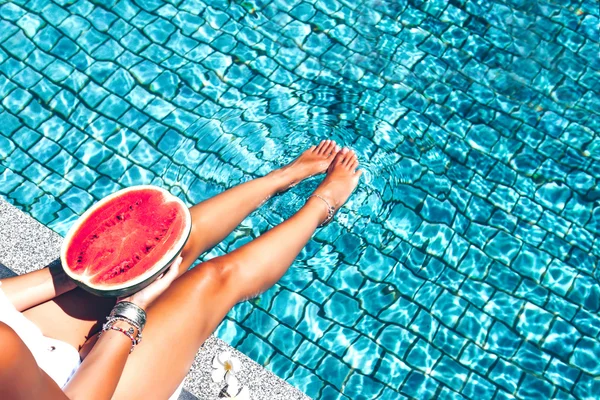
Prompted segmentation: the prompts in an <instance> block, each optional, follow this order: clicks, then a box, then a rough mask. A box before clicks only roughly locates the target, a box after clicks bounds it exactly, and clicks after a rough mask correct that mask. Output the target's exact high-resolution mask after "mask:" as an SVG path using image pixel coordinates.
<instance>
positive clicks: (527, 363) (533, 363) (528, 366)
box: [513, 342, 550, 374]
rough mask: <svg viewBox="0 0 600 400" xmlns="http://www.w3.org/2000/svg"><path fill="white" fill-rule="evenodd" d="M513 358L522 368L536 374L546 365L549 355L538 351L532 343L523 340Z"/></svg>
mask: <svg viewBox="0 0 600 400" xmlns="http://www.w3.org/2000/svg"><path fill="white" fill-rule="evenodd" d="M513 360H514V361H515V363H517V364H518V365H519V366H521V367H522V368H523V369H525V370H527V371H530V372H533V373H536V374H541V373H542V372H543V371H544V369H545V368H546V366H547V365H548V362H549V361H550V356H549V355H548V354H546V353H544V352H542V351H540V350H539V349H538V348H537V347H535V346H534V345H532V344H530V343H528V342H523V344H522V345H521V348H520V349H519V351H518V352H517V354H515V356H514V357H513Z"/></svg>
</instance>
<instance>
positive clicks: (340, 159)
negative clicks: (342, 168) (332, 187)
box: [332, 150, 346, 165]
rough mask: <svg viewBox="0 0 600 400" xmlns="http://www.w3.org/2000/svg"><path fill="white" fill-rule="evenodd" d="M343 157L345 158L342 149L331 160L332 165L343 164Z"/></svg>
mask: <svg viewBox="0 0 600 400" xmlns="http://www.w3.org/2000/svg"><path fill="white" fill-rule="evenodd" d="M345 159H346V153H345V152H344V150H342V151H340V152H339V153H337V154H336V156H335V159H334V160H333V162H332V165H340V164H343V162H344V160H345Z"/></svg>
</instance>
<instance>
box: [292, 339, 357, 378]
mask: <svg viewBox="0 0 600 400" xmlns="http://www.w3.org/2000/svg"><path fill="white" fill-rule="evenodd" d="M326 354H327V353H326V352H325V350H323V349H321V348H320V347H318V346H317V345H315V344H314V343H312V342H310V341H308V340H303V341H302V342H301V343H300V345H299V346H298V348H297V349H296V353H295V354H294V360H296V361H297V362H299V363H300V364H302V365H304V366H306V367H307V368H309V369H317V366H319V368H318V370H321V369H322V370H324V371H328V370H329V369H328V368H327V367H326V366H324V364H325V362H326V360H323V357H325V355H326ZM328 357H329V356H328ZM329 358H331V359H332V360H331V361H330V362H332V363H334V364H337V363H340V362H339V361H337V359H334V358H333V357H329ZM333 360H335V361H333ZM336 361H337V362H336ZM340 364H341V363H340ZM340 367H341V370H342V371H343V370H344V369H345V367H344V366H342V365H340ZM319 376H321V374H319ZM321 377H322V378H323V379H325V380H327V381H330V379H327V378H326V377H325V376H321ZM340 386H341V385H340Z"/></svg>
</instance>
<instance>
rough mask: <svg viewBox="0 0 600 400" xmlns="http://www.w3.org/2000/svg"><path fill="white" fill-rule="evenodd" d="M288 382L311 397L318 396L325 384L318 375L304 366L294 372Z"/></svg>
mask: <svg viewBox="0 0 600 400" xmlns="http://www.w3.org/2000/svg"><path fill="white" fill-rule="evenodd" d="M288 382H290V383H291V384H292V385H294V386H296V387H297V388H298V389H300V390H302V391H303V392H304V393H306V394H307V395H308V396H311V397H316V396H318V394H319V392H320V390H321V389H322V388H323V386H324V382H323V381H322V380H321V379H320V378H319V377H318V376H317V375H315V374H314V373H312V372H311V371H309V370H308V369H306V368H304V367H302V366H299V367H298V368H296V369H295V370H294V373H293V374H292V376H291V377H290V378H289V379H288Z"/></svg>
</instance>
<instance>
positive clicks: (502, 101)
mask: <svg viewBox="0 0 600 400" xmlns="http://www.w3.org/2000/svg"><path fill="white" fill-rule="evenodd" d="M0 3H3V2H0ZM598 8H599V4H598V2H597V1H594V0H582V1H579V0H577V1H576V0H572V1H569V0H563V1H550V0H546V1H544V0H538V1H521V0H505V1H501V0H496V1H491V0H490V1H485V0H449V1H443V0H429V1H425V0H412V1H406V0H398V1H385V0H371V1H349V0H324V1H311V0H307V1H299V0H290V1H284V0H280V1H272V2H268V1H252V0H249V1H210V2H208V1H207V2H202V1H200V0H183V1H182V0H172V1H169V2H163V1H159V0H146V1H141V0H140V1H130V0H119V1H116V0H106V1H87V0H78V1H75V0H55V1H49V0H31V1H25V0H15V1H12V2H9V3H6V2H4V4H2V5H1V6H0V46H1V50H0V98H1V107H0V109H1V110H2V112H1V113H0V195H2V196H3V197H4V198H5V199H7V200H8V201H9V202H11V203H13V204H15V205H17V206H18V207H20V208H21V209H23V210H24V211H26V212H27V213H29V214H31V215H32V216H33V217H34V218H36V219H37V220H39V221H40V222H42V223H43V224H46V225H47V226H49V227H50V228H52V229H54V230H55V231H56V232H59V233H61V234H64V233H65V232H66V231H67V229H68V228H69V226H70V224H71V223H72V222H73V221H74V220H75V219H76V218H77V216H78V215H79V214H81V213H82V212H83V211H84V210H85V209H86V208H87V207H89V206H90V205H91V204H92V203H93V202H94V201H95V200H97V199H99V198H101V197H103V196H105V195H106V194H108V193H111V192H113V191H115V190H117V189H119V188H122V187H125V186H130V185H134V184H141V183H154V184H157V185H161V186H163V187H165V188H168V189H169V190H171V191H172V192H173V193H174V194H176V195H178V196H180V197H181V198H182V199H184V200H185V201H186V202H187V203H189V204H191V203H194V202H197V201H200V200H202V199H205V198H207V197H209V196H211V195H213V194H215V193H218V192H220V191H222V190H224V189H225V188H227V187H231V186H233V185H234V184H236V183H239V182H242V181H244V180H247V179H249V178H251V177H254V176H258V175H261V174H263V173H265V172H268V171H269V170H271V169H272V168H274V167H276V166H278V165H282V164H283V163H284V162H286V161H287V160H290V159H292V158H293V157H294V156H295V155H296V154H298V153H299V152H300V151H301V150H302V149H303V148H304V147H306V146H308V144H313V143H316V142H317V141H318V140H320V139H321V138H334V139H336V140H337V141H338V142H340V143H341V144H343V145H348V146H351V147H353V148H354V149H355V150H356V151H357V152H358V154H359V155H360V158H361V161H362V163H363V165H364V168H365V170H366V173H365V175H364V177H365V179H364V181H363V183H362V184H361V186H360V187H359V189H358V190H357V192H356V193H355V195H354V197H353V198H352V200H351V201H350V203H349V204H348V206H347V207H346V208H345V209H344V210H342V212H340V213H339V214H338V216H337V218H336V221H335V222H334V223H332V224H331V225H329V226H328V227H327V228H326V229H323V230H321V231H319V232H318V233H317V234H316V235H315V237H314V240H312V241H311V242H310V243H309V245H308V246H307V247H306V248H305V249H304V250H303V252H302V254H301V256H300V258H299V260H298V261H297V262H296V263H295V265H294V267H293V268H292V269H291V270H290V272H289V273H288V274H287V275H286V276H285V277H284V278H283V279H282V280H281V282H280V283H279V284H278V285H276V287H275V288H274V289H272V290H270V291H268V292H267V293H265V294H264V295H262V296H261V297H259V298H257V299H255V300H253V301H251V302H249V303H244V304H241V305H239V306H237V307H236V308H235V309H234V310H233V311H232V312H231V313H230V314H229V316H228V318H227V319H226V320H225V321H224V323H223V324H222V325H221V326H220V328H219V329H218V334H219V336H220V337H221V338H223V339H225V340H226V341H227V342H229V343H231V344H232V345H233V346H235V347H237V348H238V349H239V350H241V351H243V352H244V353H246V354H248V355H249V356H250V357H252V358H253V359H255V360H257V361H258V362H259V363H262V364H264V365H266V366H267V368H269V369H271V370H272V371H274V372H275V373H277V374H278V375H279V376H281V377H283V378H285V379H287V380H288V381H289V382H290V383H292V384H293V385H295V386H297V387H298V388H300V389H301V390H303V391H305V392H306V393H307V394H309V395H310V396H312V397H315V398H323V399H335V398H345V397H348V398H351V399H362V398H365V399H366V398H368V399H371V398H373V399H375V398H378V399H400V398H404V397H411V398H419V399H430V398H433V397H439V398H461V397H466V398H477V399H478V400H479V399H510V398H513V397H516V398H520V399H550V398H558V399H572V398H577V399H594V398H598V396H599V395H598V394H599V393H600V379H599V376H600V317H599V316H598V311H599V310H600V286H599V285H598V279H599V278H600V270H599V269H598V268H599V267H598V257H599V256H600V202H599V201H600V191H599V190H598V188H597V183H598V178H600V138H599V137H598V133H599V132H600V117H599V114H600V77H599V70H600V58H599V47H598V35H599V28H598V23H599V17H598V15H599V9H598ZM315 183H316V182H315V181H314V180H313V181H312V182H308V183H306V184H304V185H300V186H299V187H296V188H294V189H293V190H291V191H290V192H288V193H286V194H285V195H283V196H279V197H277V198H275V199H273V200H271V201H270V202H268V203H267V204H265V206H264V207H263V208H262V209H261V210H259V211H257V212H256V213H254V214H253V215H252V216H251V217H249V218H248V219H247V220H246V221H245V222H244V223H243V224H242V226H241V227H240V229H238V230H237V231H236V232H234V233H233V234H232V235H231V236H230V237H229V238H227V240H226V241H224V242H223V243H222V244H220V245H219V246H217V247H216V248H215V249H214V250H213V251H211V252H210V254H208V255H206V257H214V256H216V255H219V254H223V253H224V252H226V251H229V250H231V249H232V248H235V247H237V246H239V245H241V244H243V243H246V242H247V241H249V240H251V239H252V238H254V237H256V236H257V235H259V234H260V233H261V232H264V231H265V230H266V229H268V228H269V227H271V226H273V225H274V224H276V223H278V222H279V221H281V220H282V219H283V218H285V217H286V216H289V215H290V214H291V213H292V212H293V211H294V210H295V209H297V208H298V206H299V205H300V204H301V203H302V201H303V198H304V197H305V196H306V193H308V191H309V190H310V188H311V187H312V186H314V184H315ZM344 396H345V397H344Z"/></svg>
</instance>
